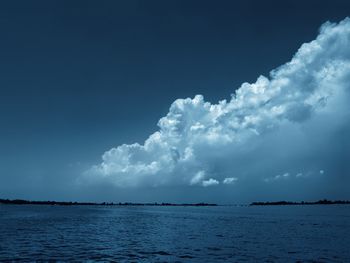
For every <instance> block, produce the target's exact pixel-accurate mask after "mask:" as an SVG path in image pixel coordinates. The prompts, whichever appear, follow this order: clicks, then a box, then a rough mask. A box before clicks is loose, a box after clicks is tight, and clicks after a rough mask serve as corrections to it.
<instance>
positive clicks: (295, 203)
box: [250, 199, 350, 206]
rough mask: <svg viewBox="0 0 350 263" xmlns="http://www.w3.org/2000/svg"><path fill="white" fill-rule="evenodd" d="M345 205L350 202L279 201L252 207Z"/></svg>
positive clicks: (260, 203) (325, 200) (324, 200)
mask: <svg viewBox="0 0 350 263" xmlns="http://www.w3.org/2000/svg"><path fill="white" fill-rule="evenodd" d="M345 204H350V201H347V200H346V201H344V200H335V201H331V200H327V199H323V200H319V201H315V202H305V201H302V202H289V201H277V202H253V203H251V204H250V205H251V206H257V205H260V206H263V205H345Z"/></svg>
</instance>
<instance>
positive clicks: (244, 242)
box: [0, 205, 350, 262]
mask: <svg viewBox="0 0 350 263" xmlns="http://www.w3.org/2000/svg"><path fill="white" fill-rule="evenodd" d="M349 234H350V205H328V206H318V205H314V206H270V207H269V206H265V207H230V206H218V207H117V206H114V207H102V206H68V207H65V206H46V205H37V206H35V205H0V261H6V260H21V261H33V260H44V261H46V260H58V261H59V260H61V261H72V260H75V261H85V260H91V261H95V260H96V261H99V260H100V261H116V262H244V261H245V262H298V261H299V262H315V261H317V262H350V252H349V251H350V249H349V244H350V237H349Z"/></svg>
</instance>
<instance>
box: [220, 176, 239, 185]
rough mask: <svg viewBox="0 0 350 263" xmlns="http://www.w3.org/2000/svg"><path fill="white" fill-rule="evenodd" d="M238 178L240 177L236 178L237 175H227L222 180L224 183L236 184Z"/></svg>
mask: <svg viewBox="0 0 350 263" xmlns="http://www.w3.org/2000/svg"><path fill="white" fill-rule="evenodd" d="M237 180H238V178H235V177H227V178H225V179H224V180H223V181H222V183H223V184H234V183H235V182H236V181H237Z"/></svg>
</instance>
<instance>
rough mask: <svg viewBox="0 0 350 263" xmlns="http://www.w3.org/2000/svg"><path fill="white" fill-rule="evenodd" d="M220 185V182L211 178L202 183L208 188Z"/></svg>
mask: <svg viewBox="0 0 350 263" xmlns="http://www.w3.org/2000/svg"><path fill="white" fill-rule="evenodd" d="M218 184H219V181H217V180H215V179H213V178H210V179H209V180H204V181H203V182H202V185H203V186H204V187H207V186H212V185H218Z"/></svg>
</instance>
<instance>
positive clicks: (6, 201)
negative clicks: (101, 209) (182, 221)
mask: <svg viewBox="0 0 350 263" xmlns="http://www.w3.org/2000/svg"><path fill="white" fill-rule="evenodd" d="M0 204H3V205H59V206H75V205H94V206H217V204H209V203H182V204H176V203H157V202H155V203H132V202H124V203H121V202H118V203H114V202H102V203H94V202H60V201H29V200H22V199H13V200H10V199H0Z"/></svg>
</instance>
